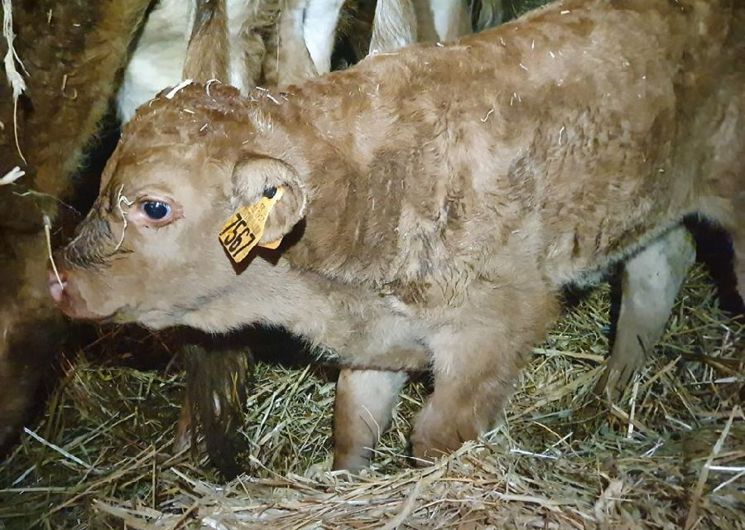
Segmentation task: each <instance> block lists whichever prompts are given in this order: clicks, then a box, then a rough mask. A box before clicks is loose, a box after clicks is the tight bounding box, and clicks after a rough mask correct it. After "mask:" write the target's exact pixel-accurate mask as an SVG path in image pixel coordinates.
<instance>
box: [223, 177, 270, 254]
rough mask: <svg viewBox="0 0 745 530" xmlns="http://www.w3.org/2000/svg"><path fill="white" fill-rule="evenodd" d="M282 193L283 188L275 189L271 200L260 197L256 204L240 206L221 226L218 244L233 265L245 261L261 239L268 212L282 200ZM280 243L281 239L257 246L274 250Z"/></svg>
mask: <svg viewBox="0 0 745 530" xmlns="http://www.w3.org/2000/svg"><path fill="white" fill-rule="evenodd" d="M283 193H284V189H283V188H277V192H276V193H275V194H274V197H272V198H271V199H270V198H268V197H262V198H261V199H260V200H259V202H257V203H254V204H249V205H248V206H241V207H240V208H238V211H237V212H235V213H234V214H233V215H232V216H231V217H230V219H228V221H227V222H226V223H225V224H224V225H223V227H222V230H221V231H220V236H219V237H220V243H222V246H223V247H224V248H225V250H226V251H227V252H228V255H229V256H230V259H232V260H233V261H234V262H235V263H240V262H241V261H243V260H244V259H246V256H248V253H249V252H251V249H252V248H254V247H255V246H256V245H258V244H259V241H261V237H262V236H263V235H264V226H265V225H266V220H267V218H268V217H269V212H271V211H272V208H273V207H274V205H275V204H277V201H279V199H281V198H282V194H283ZM281 242H282V238H281V237H280V238H279V239H277V240H276V241H271V242H269V243H265V244H263V245H259V246H260V247H265V248H269V249H275V248H277V247H278V246H279V244H280V243H281Z"/></svg>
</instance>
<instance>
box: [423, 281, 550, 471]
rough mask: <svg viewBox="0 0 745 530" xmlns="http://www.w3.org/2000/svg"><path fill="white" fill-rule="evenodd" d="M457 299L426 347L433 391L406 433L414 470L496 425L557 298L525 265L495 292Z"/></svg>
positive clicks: (473, 292) (474, 289) (474, 290)
mask: <svg viewBox="0 0 745 530" xmlns="http://www.w3.org/2000/svg"><path fill="white" fill-rule="evenodd" d="M464 296H466V297H467V301H468V303H466V304H464V305H463V306H461V307H460V308H458V309H457V310H453V311H451V312H450V313H448V314H443V315H442V321H443V322H448V324H447V325H443V326H442V329H441V331H440V332H438V333H437V335H435V336H434V337H433V338H432V340H430V341H429V343H428V346H429V347H430V348H431V350H432V352H433V357H434V359H433V361H434V362H433V370H434V374H435V386H434V392H433V393H432V395H431V396H430V397H429V398H428V399H427V402H426V403H425V404H424V407H423V408H422V410H421V411H420V412H419V415H418V416H417V419H416V422H415V426H414V431H413V433H412V435H411V444H412V454H413V456H414V457H415V458H417V459H418V463H419V464H424V463H428V462H430V461H431V460H432V459H433V458H437V457H439V456H441V455H442V454H445V453H448V452H451V451H453V450H455V449H457V448H459V447H460V446H461V444H462V443H463V442H465V441H467V440H474V439H475V438H477V437H478V436H479V435H480V434H482V433H484V432H486V431H487V430H489V429H491V428H492V427H493V426H494V425H495V423H496V421H497V420H498V419H499V416H500V414H501V413H502V410H503V408H504V406H505V405H506V403H507V399H508V398H509V396H510V395H511V394H512V392H513V390H514V389H513V386H514V384H515V382H516V381H517V377H518V374H519V372H520V370H521V369H522V368H523V366H525V364H526V363H527V361H528V359H529V357H530V355H529V354H530V352H531V351H532V348H533V347H534V346H535V345H536V344H538V343H540V342H541V341H542V340H544V339H545V337H546V333H547V331H548V328H549V327H550V326H551V325H552V324H553V322H554V321H555V320H556V319H557V317H558V316H559V303H558V297H557V295H556V293H555V292H553V290H552V289H551V288H550V287H549V286H547V285H546V284H545V283H544V282H543V281H542V279H541V276H540V274H539V273H538V271H533V272H532V273H531V271H529V270H527V267H526V268H525V270H524V271H523V274H522V277H521V279H520V281H519V282H515V283H513V284H506V285H504V286H503V287H501V288H500V289H498V290H491V289H485V290H479V286H478V285H473V286H472V287H471V288H470V289H469V293H467V294H466V295H464ZM475 315H478V317H476V318H475Z"/></svg>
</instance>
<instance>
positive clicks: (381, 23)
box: [368, 0, 417, 55]
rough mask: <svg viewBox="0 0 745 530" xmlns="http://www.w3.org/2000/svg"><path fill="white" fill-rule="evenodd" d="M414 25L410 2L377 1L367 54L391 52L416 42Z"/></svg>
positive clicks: (396, 0)
mask: <svg viewBox="0 0 745 530" xmlns="http://www.w3.org/2000/svg"><path fill="white" fill-rule="evenodd" d="M416 25H417V21H416V12H415V11H414V4H413V3H412V1H411V0H378V2H377V3H376V5H375V19H374V20H373V30H372V38H371V39H370V51H369V53H368V54H369V55H375V54H376V53H385V52H391V51H394V50H397V49H399V48H403V47H404V46H408V45H409V44H411V43H414V42H416V41H417V33H416Z"/></svg>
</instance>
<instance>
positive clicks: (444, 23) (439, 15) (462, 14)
mask: <svg viewBox="0 0 745 530" xmlns="http://www.w3.org/2000/svg"><path fill="white" fill-rule="evenodd" d="M429 8H430V11H431V12H432V21H433V24H434V28H435V33H436V34H437V39H438V40H439V41H440V42H449V41H452V40H455V39H457V38H458V37H461V36H463V35H468V34H469V33H471V32H472V30H471V17H470V15H469V13H468V9H466V3H465V2H464V1H463V0H429Z"/></svg>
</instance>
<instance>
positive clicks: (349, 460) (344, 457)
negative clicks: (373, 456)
mask: <svg viewBox="0 0 745 530" xmlns="http://www.w3.org/2000/svg"><path fill="white" fill-rule="evenodd" d="M369 465H370V458H369V457H368V456H365V455H359V454H353V453H351V454H335V455H334V464H333V465H332V466H331V470H332V471H349V472H350V473H355V474H356V473H359V472H360V471H362V470H363V469H366V468H367V467H368V466H369Z"/></svg>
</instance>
